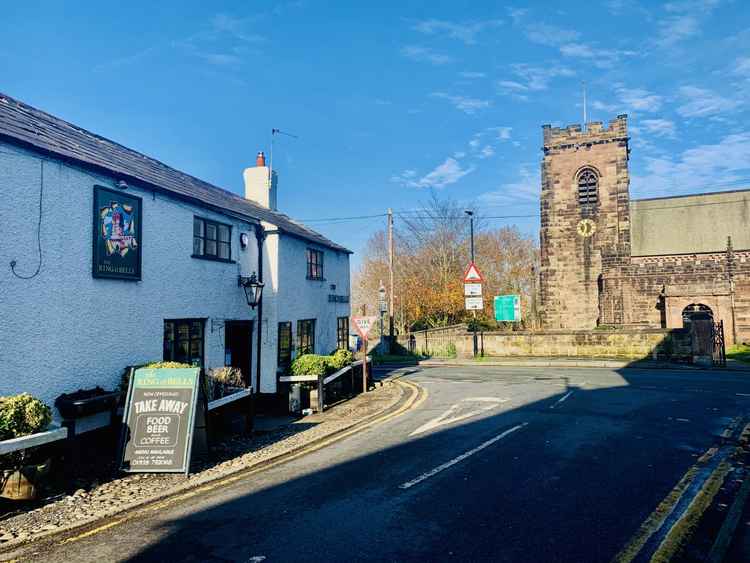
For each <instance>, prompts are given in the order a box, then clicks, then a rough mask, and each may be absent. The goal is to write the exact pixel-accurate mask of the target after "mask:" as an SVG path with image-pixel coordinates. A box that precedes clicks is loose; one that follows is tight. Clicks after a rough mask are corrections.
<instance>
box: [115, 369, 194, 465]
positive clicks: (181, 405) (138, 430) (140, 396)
mask: <svg viewBox="0 0 750 563" xmlns="http://www.w3.org/2000/svg"><path fill="white" fill-rule="evenodd" d="M199 379H200V368H179V369H164V368H139V369H137V370H135V373H133V374H132V375H131V377H130V385H129V388H128V398H127V402H126V404H125V420H124V422H125V428H124V432H125V436H124V448H123V458H122V469H123V470H124V471H130V472H149V473H150V472H176V473H181V472H186V473H187V471H188V469H189V465H190V449H191V446H192V442H193V427H194V425H195V407H196V404H197V402H198V382H199Z"/></svg>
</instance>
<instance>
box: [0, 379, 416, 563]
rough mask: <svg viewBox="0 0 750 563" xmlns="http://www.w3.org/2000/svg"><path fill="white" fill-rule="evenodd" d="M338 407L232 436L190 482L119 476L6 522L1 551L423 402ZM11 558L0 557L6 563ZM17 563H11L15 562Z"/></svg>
mask: <svg viewBox="0 0 750 563" xmlns="http://www.w3.org/2000/svg"><path fill="white" fill-rule="evenodd" d="M388 381H389V380H387V379H386V380H384V381H383V382H380V383H379V385H378V388H376V389H375V390H373V391H370V392H369V393H366V394H364V395H362V394H360V395H358V396H356V397H354V398H352V399H350V400H348V401H345V402H342V403H339V404H337V405H335V406H333V407H331V408H329V409H327V410H326V411H325V412H323V413H315V414H313V415H310V416H306V417H302V418H297V417H291V416H264V417H258V419H257V424H256V431H255V432H253V434H251V435H248V434H233V435H231V436H229V437H228V438H227V439H225V440H223V441H220V442H218V443H214V444H212V447H211V453H210V455H209V456H207V457H204V458H201V459H198V460H194V462H193V463H192V464H191V473H190V475H189V476H188V477H185V476H183V475H182V474H175V473H150V474H149V473H134V474H124V475H122V474H120V475H113V476H112V477H111V478H110V479H105V480H104V481H103V482H99V481H95V482H93V483H89V485H88V486H86V485H84V486H83V487H82V488H80V489H78V490H76V491H75V492H74V493H73V494H69V495H64V494H63V495H57V496H55V497H53V498H52V500H50V501H48V502H46V503H43V504H42V505H41V506H40V507H39V508H36V509H33V510H28V511H23V512H20V513H17V514H11V515H4V516H5V517H4V518H2V520H0V550H3V552H6V553H8V552H10V553H11V554H12V552H13V551H12V550H13V549H14V548H17V547H18V546H20V545H22V544H24V543H27V542H30V541H39V540H40V539H41V538H45V537H50V536H53V535H57V534H60V533H61V532H67V531H71V530H80V529H88V528H92V527H96V526H98V525H100V524H101V523H102V522H104V523H106V522H107V521H108V520H111V519H119V518H124V517H127V516H128V515H130V514H133V513H134V512H135V511H137V510H139V509H141V508H142V507H144V506H146V505H149V504H153V503H155V502H159V501H163V500H165V499H170V498H175V497H177V496H179V495H181V494H188V495H191V496H192V495H193V494H194V491H195V490H198V489H201V487H205V486H213V484H214V483H217V482H220V481H222V480H224V479H227V478H235V476H236V475H237V474H243V473H246V472H248V471H260V470H262V469H263V468H266V467H269V466H271V465H273V464H276V463H280V462H282V461H284V460H287V459H290V458H293V457H296V456H299V455H303V454H304V453H306V452H309V451H312V450H314V449H316V448H318V447H321V446H323V445H327V444H328V443H331V442H332V441H335V440H336V439H340V438H341V437H343V436H346V435H348V434H349V433H353V432H356V431H358V430H359V429H361V428H363V427H366V426H367V425H368V424H373V423H375V422H377V421H379V420H382V419H383V417H388V416H391V415H392V413H393V412H396V413H398V412H400V410H402V409H403V408H404V405H407V406H408V405H410V404H412V403H413V402H414V401H415V400H417V399H418V397H419V389H417V388H415V386H413V385H406V384H397V385H388V384H387V382H388ZM7 558H8V556H3V555H2V554H0V561H2V560H5V559H7ZM10 558H11V559H12V558H13V557H10Z"/></svg>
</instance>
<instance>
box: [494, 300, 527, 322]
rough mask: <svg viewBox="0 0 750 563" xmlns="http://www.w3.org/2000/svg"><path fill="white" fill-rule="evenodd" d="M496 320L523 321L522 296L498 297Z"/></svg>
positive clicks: (496, 301)
mask: <svg viewBox="0 0 750 563" xmlns="http://www.w3.org/2000/svg"><path fill="white" fill-rule="evenodd" d="M495 320H496V321H520V320H521V296H520V295H496V296H495Z"/></svg>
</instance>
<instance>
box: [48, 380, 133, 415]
mask: <svg viewBox="0 0 750 563" xmlns="http://www.w3.org/2000/svg"><path fill="white" fill-rule="evenodd" d="M119 398H120V392H119V391H105V390H104V389H102V388H101V387H99V386H96V387H94V388H93V389H79V390H78V391H76V392H74V393H63V394H62V395H60V396H59V397H58V398H57V399H55V406H56V407H57V410H58V411H60V416H62V417H63V418H65V419H73V418H82V417H84V416H90V415H92V414H97V413H100V412H105V411H111V410H112V409H114V408H115V407H116V406H117V401H118V399H119Z"/></svg>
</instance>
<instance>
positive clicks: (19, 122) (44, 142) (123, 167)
mask: <svg viewBox="0 0 750 563" xmlns="http://www.w3.org/2000/svg"><path fill="white" fill-rule="evenodd" d="M0 139H3V140H7V141H9V142H12V143H15V144H20V145H21V146H24V147H27V148H33V149H37V150H40V151H42V152H44V153H47V154H50V155H54V156H56V157H59V158H62V159H64V160H67V161H70V162H73V163H77V164H79V165H83V166H86V167H89V168H94V169H96V170H98V171H103V172H104V173H108V174H110V175H115V176H116V177H117V178H118V179H124V180H126V181H131V182H133V183H134V184H135V185H137V184H146V185H148V186H149V187H151V188H153V189H156V190H158V191H162V192H168V193H170V194H172V195H174V196H177V197H180V198H183V199H187V200H190V201H193V202H195V203H199V204H204V205H206V206H209V207H213V208H217V209H219V210H224V211H227V212H229V213H230V214H234V215H239V216H241V217H243V218H247V219H251V220H252V219H259V220H261V221H267V222H269V223H273V224H274V225H276V226H277V227H278V229H279V230H280V231H281V232H283V233H286V234H289V235H291V236H295V237H298V238H302V239H305V240H307V241H312V242H315V243H318V244H320V245H323V246H326V247H328V248H332V249H334V250H338V251H341V252H347V253H349V254H351V253H352V252H351V250H348V249H347V248H345V247H343V246H341V245H338V244H336V243H335V242H333V241H331V240H329V239H327V238H326V237H324V236H323V235H321V234H320V233H316V232H315V231H313V230H312V229H310V228H309V227H306V226H305V225H303V224H302V223H298V222H297V221H294V220H293V219H291V218H290V217H288V216H287V215H285V214H283V213H279V212H278V211H272V210H270V209H266V208H264V207H261V206H260V205H257V204H255V203H253V202H251V201H248V200H246V199H245V198H243V197H241V196H239V195H237V194H235V193H233V192H230V191H227V190H224V189H222V188H219V187H217V186H214V185H212V184H209V183H208V182H204V181H203V180H199V179H198V178H195V177H194V176H190V175H189V174H185V173H184V172H180V171H179V170H175V169H174V168H171V167H170V166H167V165H166V164H164V163H163V162H159V161H158V160H156V159H153V158H150V157H148V156H146V155H143V154H141V153H139V152H137V151H134V150H132V149H129V148H127V147H124V146H122V145H120V144H118V143H115V142H114V141H110V140H109V139H105V138H104V137H100V136H99V135H96V134H94V133H91V132H89V131H86V130H85V129H81V128H80V127H76V126H75V125H73V124H71V123H68V122H67V121H64V120H62V119H59V118H57V117H55V116H53V115H50V114H48V113H45V112H43V111H41V110H38V109H36V108H34V107H31V106H29V105H27V104H24V103H23V102H20V101H18V100H16V99H14V98H11V97H10V96H7V95H5V94H3V93H2V92H0Z"/></svg>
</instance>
